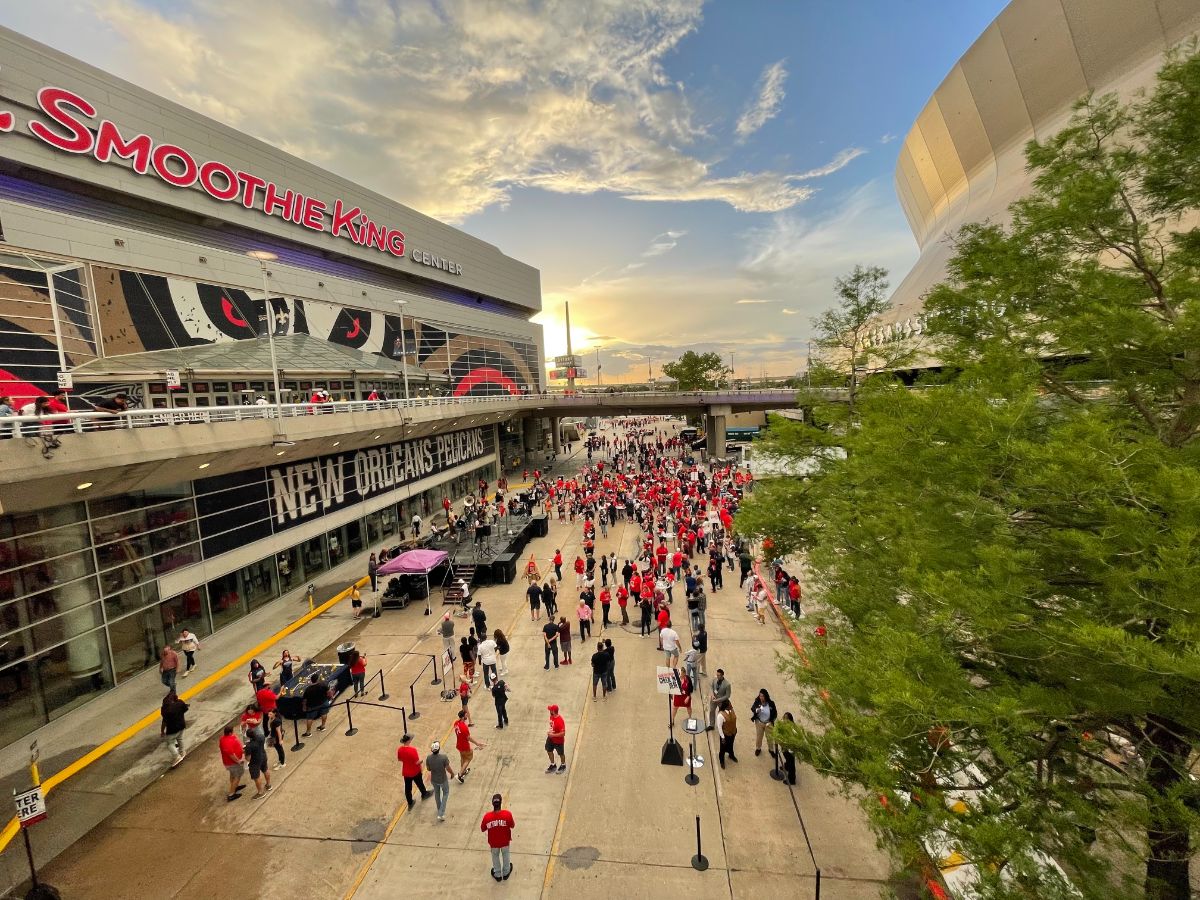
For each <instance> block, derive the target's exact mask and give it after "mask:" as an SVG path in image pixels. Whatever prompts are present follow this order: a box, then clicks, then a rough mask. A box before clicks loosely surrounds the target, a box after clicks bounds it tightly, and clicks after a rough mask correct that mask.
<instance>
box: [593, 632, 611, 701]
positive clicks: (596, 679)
mask: <svg viewBox="0 0 1200 900" xmlns="http://www.w3.org/2000/svg"><path fill="white" fill-rule="evenodd" d="M608 658H609V657H608V654H607V653H605V652H604V642H603V641H601V642H599V643H598V644H596V652H595V653H593V654H592V700H593V701H594V700H596V685H600V690H601V691H602V692H603V696H604V699H605V700H607V699H608V679H607V678H605V677H604V676H605V673H606V672H607V671H608Z"/></svg>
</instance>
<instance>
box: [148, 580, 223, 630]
mask: <svg viewBox="0 0 1200 900" xmlns="http://www.w3.org/2000/svg"><path fill="white" fill-rule="evenodd" d="M201 590H202V588H192V589H191V590H190V591H184V592H183V593H182V594H180V595H179V596H177V597H172V598H171V599H170V600H167V601H166V602H164V603H161V604H159V607H158V614H159V618H160V619H161V620H162V632H163V639H164V640H165V641H166V642H168V643H174V641H175V639H176V638H178V637H179V632H181V631H182V630H183V629H185V628H186V629H187V630H188V631H190V632H192V633H193V634H195V635H197V636H198V637H201V638H205V637H208V635H210V634H211V633H212V632H211V631H210V630H209V627H208V616H206V615H205V614H204V603H203V601H202V600H201V599H200V592H201Z"/></svg>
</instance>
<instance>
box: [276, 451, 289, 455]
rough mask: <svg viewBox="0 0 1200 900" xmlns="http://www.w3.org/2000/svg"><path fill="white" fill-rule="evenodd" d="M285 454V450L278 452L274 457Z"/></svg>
mask: <svg viewBox="0 0 1200 900" xmlns="http://www.w3.org/2000/svg"><path fill="white" fill-rule="evenodd" d="M285 453H287V451H286V450H280V451H279V452H278V453H276V454H275V455H276V456H283V454H285Z"/></svg>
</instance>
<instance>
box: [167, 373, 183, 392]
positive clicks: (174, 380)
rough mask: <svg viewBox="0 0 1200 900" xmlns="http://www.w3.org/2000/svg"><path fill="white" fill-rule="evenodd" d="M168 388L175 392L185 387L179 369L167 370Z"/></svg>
mask: <svg viewBox="0 0 1200 900" xmlns="http://www.w3.org/2000/svg"><path fill="white" fill-rule="evenodd" d="M167 387H169V388H171V389H172V390H174V389H175V388H178V387H183V382H182V381H180V380H179V370H178V369H167Z"/></svg>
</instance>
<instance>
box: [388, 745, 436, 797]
mask: <svg viewBox="0 0 1200 900" xmlns="http://www.w3.org/2000/svg"><path fill="white" fill-rule="evenodd" d="M396 759H398V760H400V765H401V769H400V773H401V774H402V775H403V776H404V799H405V800H407V801H408V808H409V809H412V808H413V806H414V803H413V795H412V789H413V785H414V784H415V785H416V786H417V788H418V789H419V790H420V791H421V799H422V800H428V799H429V798H430V797H432V796H433V791H427V790H425V777H424V776H423V775H422V774H421V754H420V752H419V751H418V750H417V748H416V747H414V746H413V745H412V735H411V734H406V735H404V737H402V738H400V746H399V747H398V748H397V750H396Z"/></svg>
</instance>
